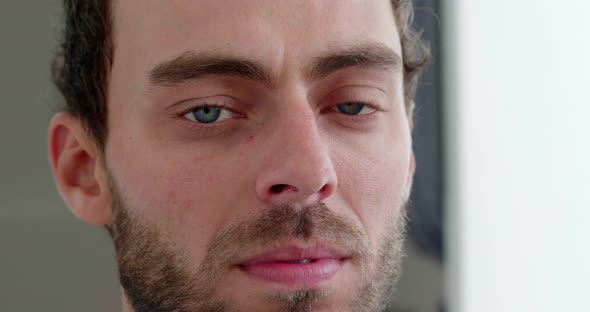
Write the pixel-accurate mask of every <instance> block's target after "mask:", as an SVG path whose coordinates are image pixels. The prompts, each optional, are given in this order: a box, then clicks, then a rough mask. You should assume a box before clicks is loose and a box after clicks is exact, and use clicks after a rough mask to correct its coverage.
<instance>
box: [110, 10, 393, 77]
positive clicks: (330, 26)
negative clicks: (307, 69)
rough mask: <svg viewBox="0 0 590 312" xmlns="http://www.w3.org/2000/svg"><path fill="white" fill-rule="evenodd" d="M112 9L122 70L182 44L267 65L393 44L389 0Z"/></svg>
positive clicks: (161, 56) (179, 50)
mask: <svg viewBox="0 0 590 312" xmlns="http://www.w3.org/2000/svg"><path fill="white" fill-rule="evenodd" d="M113 16H114V34H113V40H114V43H115V58H114V62H115V64H116V63H117V60H118V59H119V60H121V59H123V60H124V62H125V70H132V69H133V68H134V67H138V68H137V69H138V70H140V69H141V68H143V69H144V71H145V67H147V66H150V65H153V64H157V63H158V62H159V61H161V60H164V59H169V58H170V57H172V56H176V55H178V54H179V53H182V52H185V51H187V50H188V51H203V50H206V51H220V52H235V51H239V52H240V54H242V55H244V56H247V57H250V56H254V57H256V58H258V59H261V60H263V61H264V63H265V64H266V65H268V66H269V67H270V68H273V69H278V68H281V67H284V66H285V65H289V63H293V62H297V61H298V60H303V59H305V58H309V57H313V56H314V55H315V54H317V53H320V52H325V51H326V50H329V49H330V48H332V47H338V46H341V45H350V44H354V43H358V42H367V41H369V42H371V41H377V42H381V43H383V44H385V45H386V46H388V47H390V48H392V49H393V50H394V51H397V52H399V51H400V47H399V37H398V34H397V29H396V26H395V21H394V16H393V11H392V7H391V4H390V1H389V0H321V1H312V0H168V1H162V0H125V1H115V2H114V7H113Z"/></svg>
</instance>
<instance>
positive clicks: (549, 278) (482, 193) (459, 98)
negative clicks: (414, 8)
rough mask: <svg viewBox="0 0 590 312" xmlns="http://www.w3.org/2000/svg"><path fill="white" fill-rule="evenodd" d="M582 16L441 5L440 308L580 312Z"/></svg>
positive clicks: (575, 3) (587, 111)
mask: <svg viewBox="0 0 590 312" xmlns="http://www.w3.org/2000/svg"><path fill="white" fill-rule="evenodd" d="M589 12H590V2H588V1H585V0H566V1H549V0H519V1H514V0H495V1H481V0H476V1H474V0H454V1H445V7H444V14H443V18H442V22H443V29H444V30H445V31H444V33H445V35H444V36H443V51H445V58H444V64H445V69H446V70H445V71H444V75H445V78H444V79H443V80H444V84H445V94H446V98H445V101H444V103H445V116H446V117H445V127H446V129H445V133H446V136H445V150H446V151H447V153H446V157H445V159H446V164H447V166H446V172H447V176H446V183H445V185H446V189H447V194H446V195H447V196H446V205H445V207H446V208H447V210H446V212H447V215H446V216H447V217H446V222H447V224H446V230H447V242H448V244H447V247H448V248H447V249H446V252H447V253H446V254H447V255H448V257H447V260H448V264H449V265H448V268H449V279H448V282H449V284H448V285H449V287H447V289H448V291H449V294H450V298H449V299H450V300H449V302H450V304H451V306H450V309H449V311H456V312H499V311H501V312H508V311H510V312H523V311H527V312H528V311H531V312H556V311H560V312H561V311H564V312H578V311H580V312H581V311H590V301H589V300H588V290H589V289H590V287H589V286H588V282H589V281H590V247H589V246H590V164H589V162H590V96H589V90H590V88H589V86H590V78H589V77H588V74H589V73H590V34H589V33H590V22H589Z"/></svg>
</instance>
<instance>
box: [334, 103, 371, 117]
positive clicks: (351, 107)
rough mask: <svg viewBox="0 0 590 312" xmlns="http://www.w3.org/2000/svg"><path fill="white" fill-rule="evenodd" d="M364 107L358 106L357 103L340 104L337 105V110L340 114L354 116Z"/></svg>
mask: <svg viewBox="0 0 590 312" xmlns="http://www.w3.org/2000/svg"><path fill="white" fill-rule="evenodd" d="M364 106H365V104H358V103H352V104H342V105H338V110H339V111H340V112H341V113H343V114H346V115H356V114H358V113H360V112H361V111H362V110H363V107H364Z"/></svg>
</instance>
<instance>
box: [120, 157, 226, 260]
mask: <svg viewBox="0 0 590 312" xmlns="http://www.w3.org/2000/svg"><path fill="white" fill-rule="evenodd" d="M134 151H135V152H134ZM141 155H150V156H147V157H141ZM172 155H177V156H172ZM178 155H190V154H188V153H170V154H168V155H162V156H163V157H158V155H156V153H154V152H152V153H145V152H140V151H139V150H138V149H129V150H127V151H126V152H121V153H119V154H118V155H112V156H111V158H110V165H109V167H110V169H111V171H112V175H113V178H114V179H115V181H116V182H117V185H119V187H120V189H121V192H122V195H123V196H124V201H125V205H126V208H127V209H129V210H131V211H133V213H135V214H137V215H139V216H140V217H141V218H143V219H144V220H145V221H146V222H147V223H149V224H152V225H154V226H156V227H158V228H159V230H160V232H161V233H162V234H163V235H165V237H166V238H165V239H166V240H168V241H170V242H173V243H174V244H175V245H179V247H180V248H182V249H183V250H185V251H186V252H188V253H190V254H191V258H192V259H195V261H199V259H202V258H203V256H204V251H205V248H206V245H207V242H208V240H209V239H210V238H211V237H212V235H213V233H214V232H215V231H216V229H217V228H218V227H219V225H220V224H221V223H222V222H223V220H224V213H225V209H223V207H227V206H229V205H228V204H227V203H226V200H227V197H226V196H223V192H231V190H229V188H230V187H231V183H228V181H227V178H225V177H227V176H231V175H229V174H227V173H225V174H224V173H223V172H219V170H222V169H223V168H224V167H222V166H216V165H215V164H211V163H209V165H199V164H195V162H194V160H193V159H190V157H188V156H178ZM228 169H229V168H227V166H226V167H225V169H224V170H228ZM222 186H224V187H222Z"/></svg>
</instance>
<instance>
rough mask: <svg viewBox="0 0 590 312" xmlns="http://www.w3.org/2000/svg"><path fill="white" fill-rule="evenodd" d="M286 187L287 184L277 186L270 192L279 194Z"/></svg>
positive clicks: (271, 188) (272, 187)
mask: <svg viewBox="0 0 590 312" xmlns="http://www.w3.org/2000/svg"><path fill="white" fill-rule="evenodd" d="M286 187H287V185H285V184H275V185H273V186H271V187H270V192H271V193H275V194H277V193H280V192H282V191H283V190H284V189H285V188H286Z"/></svg>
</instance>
